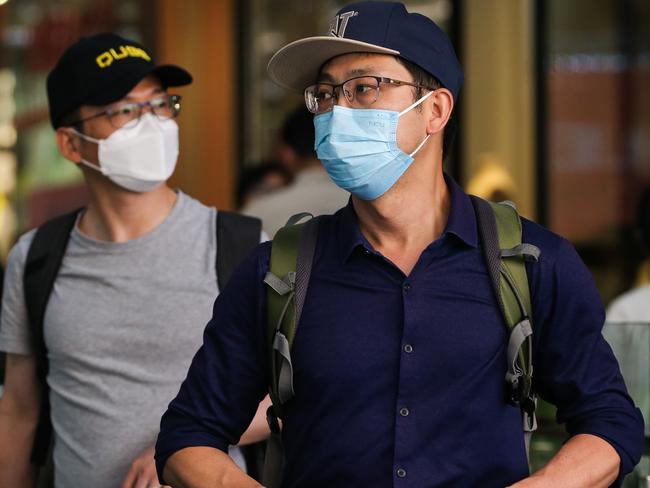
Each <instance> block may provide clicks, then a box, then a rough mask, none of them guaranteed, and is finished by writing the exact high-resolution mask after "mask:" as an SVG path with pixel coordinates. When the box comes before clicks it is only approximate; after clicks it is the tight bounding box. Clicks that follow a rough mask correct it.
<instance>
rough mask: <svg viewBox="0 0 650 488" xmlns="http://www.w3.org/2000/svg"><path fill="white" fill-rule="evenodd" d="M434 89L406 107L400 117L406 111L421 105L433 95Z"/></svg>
mask: <svg viewBox="0 0 650 488" xmlns="http://www.w3.org/2000/svg"><path fill="white" fill-rule="evenodd" d="M434 91H435V90H432V91H430V92H429V93H427V94H426V95H424V96H423V97H420V98H419V99H418V100H416V101H415V102H413V103H412V104H411V105H409V106H408V107H406V108H405V109H404V110H402V111H401V112H400V113H399V115H398V117H401V116H402V115H404V114H405V113H406V112H408V111H410V110H413V109H414V108H415V107H417V106H418V105H420V104H421V103H422V102H424V101H425V100H426V99H427V98H429V97H430V96H431V95H433V92H434Z"/></svg>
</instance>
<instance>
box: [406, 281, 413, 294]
mask: <svg viewBox="0 0 650 488" xmlns="http://www.w3.org/2000/svg"><path fill="white" fill-rule="evenodd" d="M411 288H413V287H412V286H411V283H406V284H405V285H404V291H405V292H406V293H408V292H409V291H411Z"/></svg>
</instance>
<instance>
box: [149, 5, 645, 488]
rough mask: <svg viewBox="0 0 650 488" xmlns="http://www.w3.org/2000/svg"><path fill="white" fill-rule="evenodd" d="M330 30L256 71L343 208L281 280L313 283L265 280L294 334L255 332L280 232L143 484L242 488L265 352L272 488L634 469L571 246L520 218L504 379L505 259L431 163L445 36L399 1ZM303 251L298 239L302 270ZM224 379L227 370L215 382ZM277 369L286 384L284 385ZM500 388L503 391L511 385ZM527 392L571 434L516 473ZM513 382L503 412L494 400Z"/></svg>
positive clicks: (550, 479) (449, 101) (451, 76)
mask: <svg viewBox="0 0 650 488" xmlns="http://www.w3.org/2000/svg"><path fill="white" fill-rule="evenodd" d="M328 34H329V35H326V36H315V37H310V38H306V39H299V40H297V41H294V42H292V43H290V44H288V45H286V46H284V47H283V48H281V49H280V50H279V51H278V52H277V53H275V55H274V56H273V57H272V58H271V60H270V62H269V65H268V71H269V75H270V76H271V78H272V79H273V80H274V81H275V82H276V83H278V84H279V85H281V86H284V87H286V88H289V89H293V90H296V91H301V90H302V91H303V92H304V94H305V100H306V102H307V107H308V108H309V110H310V111H311V112H312V113H313V114H314V115H315V117H314V125H315V129H316V135H315V141H316V147H317V155H318V158H319V159H320V160H321V161H322V163H323V165H324V166H325V168H326V169H327V172H328V174H329V175H330V176H331V177H332V179H333V180H334V181H335V182H336V183H337V185H339V186H341V187H342V188H344V189H345V190H347V191H349V192H350V193H351V194H352V197H351V199H350V201H349V203H348V205H347V206H345V207H344V208H342V209H340V210H339V211H338V212H336V213H335V214H334V215H332V216H324V217H322V218H321V219H319V220H317V221H315V222H314V221H312V225H313V227H304V229H316V231H317V235H316V236H315V238H314V239H313V241H311V242H310V243H313V244H314V245H315V249H314V252H313V260H312V261H311V263H309V262H304V261H303V262H298V263H297V265H296V268H294V269H296V270H300V269H304V268H305V265H307V266H309V265H310V264H311V275H310V278H309V283H308V287H307V288H306V289H305V288H299V289H297V290H296V288H294V287H290V286H289V285H288V284H286V283H285V286H284V287H282V286H278V287H277V288H276V287H271V288H273V290H276V289H277V290H280V291H278V293H277V294H279V295H282V290H290V291H295V295H296V296H300V293H301V292H305V293H306V296H305V299H304V306H303V307H302V309H301V312H302V313H301V315H300V319H299V324H298V326H297V328H293V329H286V332H287V333H288V334H289V337H291V336H292V335H293V333H295V337H294V338H293V343H292V345H290V344H289V339H287V337H286V336H285V337H284V338H283V337H282V336H281V335H280V334H279V333H277V334H276V335H271V334H268V333H267V330H268V329H269V328H271V330H272V327H273V326H274V324H273V323H272V321H268V322H267V313H268V312H269V311H271V312H272V310H271V307H266V306H265V305H266V303H268V300H265V298H267V297H269V298H272V297H274V296H273V295H272V294H271V292H268V295H267V291H268V288H267V287H265V283H264V279H269V278H270V281H271V280H273V279H275V280H276V281H277V282H280V281H281V279H280V278H279V277H276V278H273V275H272V274H269V269H272V268H273V262H274V261H276V259H275V257H276V254H275V253H276V251H277V250H278V249H279V250H282V248H281V247H280V243H281V239H280V240H278V241H276V242H274V243H273V244H272V246H271V245H270V244H267V243H265V244H263V245H261V246H259V247H258V248H257V250H256V252H255V253H254V255H253V256H251V257H250V258H249V259H247V260H246V261H245V262H244V264H243V265H242V266H240V267H239V268H238V271H237V273H236V274H235V275H234V276H233V278H232V284H233V286H231V287H228V288H227V289H226V290H225V291H224V293H223V294H222V295H221V296H220V297H219V298H218V299H217V301H216V303H215V312H216V313H215V315H214V317H213V319H212V321H211V323H210V324H209V325H208V326H207V327H206V333H205V336H204V343H203V347H202V348H201V350H200V351H199V353H197V355H196V357H195V358H194V360H193V362H192V366H191V367H190V370H189V372H188V375H187V378H186V380H185V381H184V382H183V385H182V386H181V389H180V391H179V394H178V396H177V397H176V398H175V399H174V400H173V401H172V402H171V403H170V405H169V408H168V410H167V412H166V413H165V415H164V416H163V418H162V420H161V431H160V435H159V436H158V441H157V443H156V462H157V466H158V472H159V474H160V475H161V476H163V474H164V476H163V477H164V479H165V481H168V482H170V483H171V484H175V485H174V486H179V487H181V486H182V487H183V488H189V487H204V486H205V487H207V486H221V487H226V486H237V487H255V486H259V484H257V483H256V482H255V481H254V480H252V479H250V478H249V477H246V475H245V474H244V473H242V472H241V471H240V470H239V469H238V468H237V466H235V465H234V464H233V463H232V462H231V461H230V459H229V458H228V456H227V455H226V454H225V451H226V449H227V446H228V444H229V443H231V442H232V440H233V439H236V438H237V437H238V435H239V434H240V433H241V432H243V431H244V430H245V429H246V426H247V425H248V423H249V422H250V419H251V418H252V416H253V414H254V412H255V410H256V408H257V405H258V403H259V401H260V400H261V399H262V398H263V397H264V395H265V393H266V391H268V386H269V382H270V381H271V380H269V376H270V373H269V369H271V370H276V371H274V373H275V372H277V369H278V368H279V363H280V361H279V359H280V358H278V361H277V362H274V363H271V364H269V363H270V362H271V361H269V356H271V359H273V356H272V355H273V354H275V355H276V357H278V356H281V359H282V364H291V365H292V368H291V369H289V368H282V369H280V377H279V380H278V383H281V382H282V383H284V385H285V386H287V388H285V389H284V393H287V396H290V399H289V400H288V401H286V403H282V404H281V406H282V410H281V412H279V413H280V414H281V419H282V441H283V444H284V446H285V448H286V449H285V453H286V463H285V464H284V465H282V464H281V463H276V466H277V467H279V468H280V472H281V474H282V476H283V479H282V482H281V483H278V485H280V486H284V487H292V488H293V487H295V488H297V487H306V486H308V487H310V488H320V487H323V488H325V487H328V488H329V487H358V486H372V487H387V486H396V487H407V486H409V487H410V486H413V487H425V486H426V487H433V486H453V487H456V486H458V487H475V486H481V487H499V488H503V487H504V486H513V487H515V486H516V487H517V488H524V487H528V488H532V487H549V486H557V487H560V486H562V487H590V488H592V487H606V486H610V485H611V484H617V483H620V481H621V479H622V477H623V476H624V475H625V474H626V473H628V472H629V471H631V470H632V467H633V466H634V465H635V464H636V463H637V462H638V459H639V457H640V453H641V450H642V447H643V420H642V418H641V415H640V413H639V411H638V409H636V408H635V405H634V403H633V402H632V400H631V399H630V397H629V395H628V394H627V391H626V388H625V385H624V382H623V379H622V377H621V375H620V372H619V369H618V364H617V362H616V360H615V358H614V356H613V355H612V352H611V349H610V348H609V346H608V345H607V343H606V342H605V340H604V339H603V337H602V334H601V331H602V327H603V319H604V309H603V306H602V303H601V302H600V299H599V296H598V292H597V290H596V287H595V285H594V282H593V279H592V277H591V275H590V274H589V272H588V270H587V269H586V267H585V265H584V264H583V263H582V262H581V260H580V258H579V257H578V255H577V253H576V251H575V249H574V248H573V246H572V245H571V244H570V243H569V242H568V241H567V240H566V239H563V238H561V237H560V236H558V235H556V234H553V233H552V232H550V231H548V230H547V229H544V228H543V227H541V226H539V225H537V224H535V223H533V222H531V221H529V220H526V219H523V218H522V219H521V220H518V219H517V221H516V223H514V222H513V227H514V226H515V225H517V226H519V225H521V227H522V228H521V232H522V234H521V236H520V237H521V238H522V239H523V240H522V242H523V243H525V245H524V247H528V248H531V247H534V248H535V249H537V250H538V251H540V253H539V255H538V256H532V255H531V256H530V258H531V262H530V263H525V269H526V273H527V277H528V280H527V281H528V283H527V285H529V286H527V289H530V292H531V293H530V305H529V307H528V308H526V307H524V306H523V305H522V306H521V308H520V309H518V311H521V309H524V310H523V314H524V316H525V317H531V320H532V323H533V326H532V329H534V333H532V337H531V336H530V335H527V336H528V337H529V339H528V340H530V341H531V342H527V344H528V345H530V350H532V361H533V364H534V375H533V376H532V377H530V376H526V377H524V376H521V375H518V374H517V373H518V372H517V371H515V373H514V374H509V373H507V372H508V371H509V370H510V371H511V369H510V368H511V367H512V364H513V362H516V359H513V360H512V361H509V357H512V356H516V353H515V354H510V353H509V350H510V351H512V350H514V351H517V346H516V343H517V333H519V339H522V337H523V335H524V334H527V332H524V329H523V328H522V327H519V326H515V327H513V328H512V331H513V334H512V335H510V340H509V339H508V331H507V327H506V321H505V320H504V315H505V314H503V313H502V310H501V308H500V305H499V301H498V298H497V294H496V293H497V290H495V287H494V286H492V281H493V278H494V277H495V274H498V268H499V267H501V266H504V264H503V262H498V261H497V260H490V261H488V260H487V259H486V257H485V256H484V254H483V249H485V248H487V247H490V248H491V249H493V250H494V251H495V255H496V256H499V257H500V256H502V254H501V253H500V249H499V247H498V245H496V244H494V245H490V246H488V245H487V243H488V242H489V241H488V240H487V239H486V238H485V237H486V236H485V234H486V232H484V231H485V230H486V229H485V227H481V228H480V229H481V230H480V231H479V225H480V224H481V223H485V222H486V220H485V219H483V218H479V216H482V215H485V214H483V213H482V212H479V211H477V210H476V209H477V208H483V209H485V208H486V206H487V208H488V212H491V210H490V209H491V208H492V207H491V206H490V205H489V204H488V203H486V202H485V201H484V200H472V199H471V198H470V196H468V195H467V194H466V193H465V192H463V190H462V189H461V188H460V186H459V185H458V184H457V183H456V182H454V181H453V179H452V178H450V177H449V176H448V175H445V174H444V172H443V169H442V166H443V164H442V163H443V160H444V156H445V154H446V149H447V147H448V145H446V144H445V142H446V141H448V137H447V136H448V135H451V133H449V132H448V129H449V126H448V123H449V121H450V117H451V116H452V113H453V110H454V106H455V104H456V103H457V101H458V97H459V94H460V89H461V85H462V82H463V71H462V68H461V66H460V64H459V62H458V59H457V57H456V55H455V52H454V49H453V47H452V45H451V43H450V41H449V39H448V37H447V36H446V34H445V33H444V32H443V31H442V30H441V29H440V28H439V27H438V26H437V25H436V24H435V23H434V22H432V21H431V20H430V19H428V18H427V17H424V16H422V15H419V14H416V13H409V12H408V11H407V10H406V8H405V6H404V5H403V4H401V3H393V2H378V1H375V2H360V3H353V4H348V5H346V6H345V7H343V8H342V9H340V10H339V12H338V13H337V15H336V16H335V18H334V19H332V22H331V23H330V26H329V30H328ZM487 96H489V95H487ZM470 109H471V108H470ZM475 205H476V207H475ZM479 205H481V206H482V207H478V206H479ZM500 208H501V210H504V209H505V210H506V211H508V212H510V210H507V208H510V207H507V206H502V207H500ZM488 215H489V216H490V217H492V219H494V213H488ZM510 215H512V214H510ZM514 217H515V218H517V216H516V215H515V216H514ZM494 233H496V231H494ZM494 233H493V234H491V235H493V236H494ZM283 237H284V236H283ZM314 241H315V242H314ZM306 242H307V241H306V240H304V241H300V243H299V246H298V244H296V246H294V249H293V251H296V252H297V253H298V256H300V252H299V251H300V250H302V249H303V246H302V244H303V243H306ZM276 244H277V245H278V246H277V247H276ZM304 247H305V248H306V247H307V246H306V245H305V246H304ZM521 247H522V246H521V245H519V246H515V247H512V248H509V249H504V250H503V251H504V252H503V255H506V254H507V253H506V251H509V252H511V253H516V252H518V248H521ZM296 248H297V249H296ZM288 254H289V253H288V252H285V253H282V252H281V253H280V255H279V258H280V259H282V258H286V257H287V255H288ZM536 258H537V259H536ZM293 260H294V261H295V258H293ZM270 261H271V265H270V267H269V262H270ZM495 261H496V262H495ZM535 261H536V262H535ZM488 263H489V264H490V266H489V267H488ZM492 264H496V266H492ZM519 264H520V265H521V267H523V266H524V263H523V258H522V257H521V256H520V259H519ZM495 267H496V268H497V270H496V272H495V273H491V272H490V270H491V269H494V268H495ZM285 269H286V266H285V267H282V270H283V272H286V271H284V270H285ZM289 269H291V268H289ZM520 269H521V268H520ZM276 271H278V268H277V267H276V268H275V271H273V270H272V271H271V273H275V272H276ZM504 274H506V275H508V273H504ZM283 276H284V275H283ZM292 276H293V275H292V274H291V272H289V273H287V275H286V278H285V279H288V280H289V281H290V280H291V279H292ZM302 276H304V275H302ZM500 277H501V275H497V276H496V280H498V279H499V278H500ZM523 279H526V278H525V277H524V278H523ZM496 280H494V281H496ZM290 282H291V281H290ZM267 283H268V281H267ZM295 283H296V286H297V285H299V284H300V283H301V282H300V281H299V279H298V275H297V274H296V280H295ZM304 286H306V285H304ZM500 290H501V288H499V291H500ZM284 293H285V294H289V293H288V291H284ZM282 303H284V302H282ZM286 303H287V304H291V302H289V301H287V302H286ZM294 304H295V302H294ZM295 317H296V315H295V314H294V315H293V318H295ZM272 318H273V317H272ZM269 322H270V326H271V327H269ZM524 323H526V324H528V325H529V327H528V328H527V331H528V332H530V331H531V327H530V324H529V323H528V322H527V321H522V322H520V323H519V325H520V326H521V325H523V324H524ZM282 332H285V329H282ZM271 340H274V341H275V342H277V344H278V347H277V348H275V349H273V350H271V349H270V348H269V347H268V344H269V342H271ZM519 343H522V342H521V341H520V342H519ZM513 344H514V346H513ZM289 348H290V353H291V355H290V358H289V354H288V353H289ZM276 351H277V353H276ZM530 366H532V365H530ZM220 368H230V370H232V371H240V372H242V374H238V375H221V376H216V375H212V374H210V372H211V371H213V370H214V369H220ZM291 370H293V373H294V374H293V380H292V381H289V380H288V379H287V381H283V378H282V373H283V371H284V372H286V373H287V374H286V376H285V378H287V377H289V376H290V374H289V373H290V372H291ZM528 371H531V369H530V368H528ZM271 375H272V374H271ZM509 376H511V377H513V376H514V377H517V376H519V380H517V381H516V382H515V383H507V378H508V377H509ZM530 382H532V384H533V385H534V391H535V392H537V393H539V395H540V396H541V397H542V398H544V399H547V400H549V401H551V402H552V403H553V404H555V405H556V406H557V420H558V422H560V423H562V424H564V428H565V430H566V432H567V435H568V437H569V438H568V440H567V441H566V443H564V444H563V446H562V447H561V448H560V450H559V451H558V452H557V453H555V454H554V456H553V458H552V459H550V461H549V462H548V463H547V464H546V465H545V466H544V467H543V468H542V469H540V470H539V471H537V472H535V473H532V474H531V473H530V472H529V464H528V459H527V451H526V437H527V432H524V430H525V429H530V428H531V424H530V423H529V420H530V419H531V417H530V415H529V416H525V415H523V414H524V413H529V414H530V412H531V411H533V412H534V405H535V398H534V395H533V396H531V391H530V390H529V389H528V387H526V386H525V385H530V384H531V383H530ZM289 387H290V388H289ZM508 387H512V388H514V389H515V391H517V392H518V393H517V396H518V398H519V400H518V401H516V402H514V403H513V402H512V397H511V398H510V399H508V397H507V395H506V391H507V388H508ZM274 389H275V391H276V392H278V391H279V388H275V387H274ZM289 390H290V391H289ZM511 391H512V390H511ZM275 396H276V397H278V396H279V395H277V394H276V395H275ZM275 412H276V413H277V410H275ZM272 413H273V412H272ZM269 417H270V418H271V420H273V416H272V415H269ZM272 423H273V425H274V429H275V428H277V427H278V426H277V425H276V423H275V422H272ZM211 480H219V482H214V483H213V484H211V483H210V482H211ZM274 486H277V485H274Z"/></svg>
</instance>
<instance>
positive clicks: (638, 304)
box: [607, 187, 650, 323]
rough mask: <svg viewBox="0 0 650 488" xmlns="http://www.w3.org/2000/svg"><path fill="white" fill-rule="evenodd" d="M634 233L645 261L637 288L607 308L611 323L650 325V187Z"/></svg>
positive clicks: (638, 212) (616, 299) (637, 279)
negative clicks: (644, 323)
mask: <svg viewBox="0 0 650 488" xmlns="http://www.w3.org/2000/svg"><path fill="white" fill-rule="evenodd" d="M634 232H635V238H636V239H637V241H638V242H639V243H640V245H641V249H642V252H643V257H644V259H643V261H642V262H641V264H640V266H639V269H638V271H637V276H636V280H635V283H636V286H635V287H634V288H633V289H632V290H629V291H627V292H625V293H623V294H622V295H620V296H619V297H617V298H615V299H614V300H613V301H612V303H611V304H610V305H609V307H608V308H607V320H608V321H610V322H647V323H650V279H649V278H650V272H649V268H650V187H647V188H646V189H645V190H644V191H643V192H642V193H641V196H640V198H639V203H638V205H637V211H636V215H635V225H634Z"/></svg>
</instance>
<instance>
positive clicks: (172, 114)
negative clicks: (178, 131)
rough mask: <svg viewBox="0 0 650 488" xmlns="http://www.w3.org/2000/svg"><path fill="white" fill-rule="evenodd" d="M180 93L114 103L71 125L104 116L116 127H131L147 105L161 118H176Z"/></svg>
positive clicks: (179, 105) (137, 120)
mask: <svg viewBox="0 0 650 488" xmlns="http://www.w3.org/2000/svg"><path fill="white" fill-rule="evenodd" d="M181 98H182V97H181V96H180V95H165V96H162V97H158V98H154V99H152V100H149V101H147V102H127V103H121V104H119V105H115V106H113V107H111V108H109V109H106V110H104V111H103V112H100V113H98V114H95V115H91V116H90V117H86V118H85V119H81V120H78V121H76V122H74V123H73V124H71V125H77V124H80V123H82V122H85V121H87V120H91V119H95V118H97V117H102V116H106V117H108V121H109V122H110V123H111V125H112V126H113V127H114V128H116V129H121V128H122V127H133V126H135V125H137V123H138V122H139V121H140V117H141V116H142V112H143V109H144V108H145V107H149V110H151V113H153V114H154V115H155V116H156V117H158V118H159V119H161V120H164V119H173V118H176V117H177V116H178V114H179V112H180V111H181Z"/></svg>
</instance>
